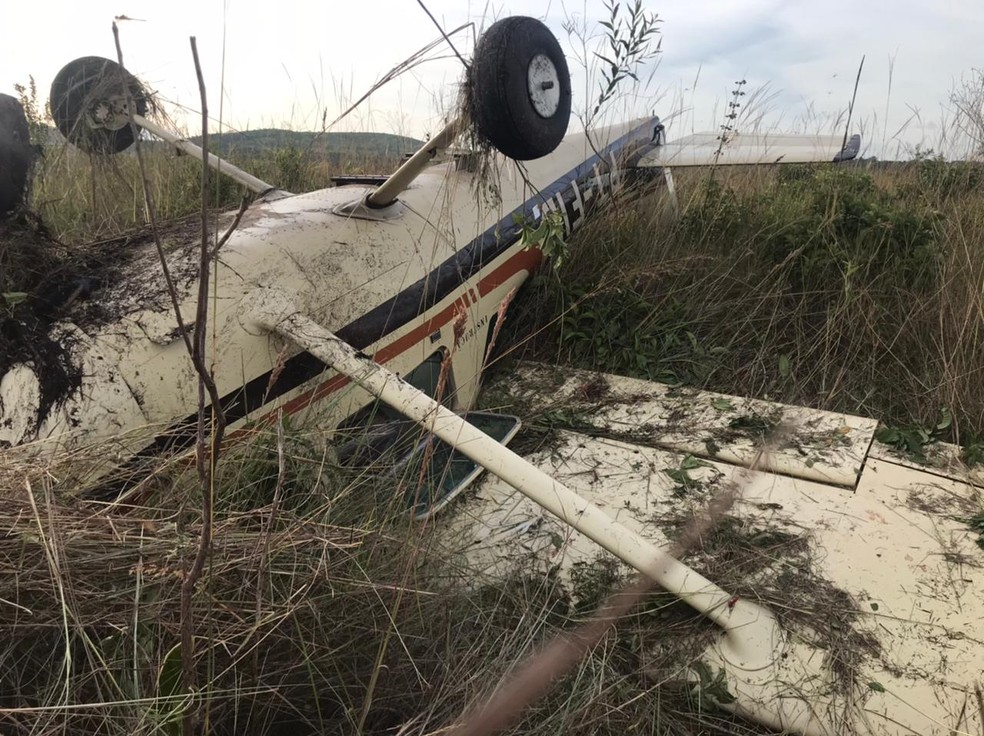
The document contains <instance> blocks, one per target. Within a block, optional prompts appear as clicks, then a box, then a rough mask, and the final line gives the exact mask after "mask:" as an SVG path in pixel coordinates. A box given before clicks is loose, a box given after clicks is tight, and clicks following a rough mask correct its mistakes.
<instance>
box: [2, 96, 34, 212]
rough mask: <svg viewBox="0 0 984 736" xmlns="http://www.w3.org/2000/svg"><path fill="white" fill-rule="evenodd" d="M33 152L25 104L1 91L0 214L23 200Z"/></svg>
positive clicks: (32, 161)
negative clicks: (23, 105) (22, 105)
mask: <svg viewBox="0 0 984 736" xmlns="http://www.w3.org/2000/svg"><path fill="white" fill-rule="evenodd" d="M35 155H36V154H35V150H34V146H32V145H31V135H30V129H29V128H28V125H27V117H26V116H25V115H24V108H23V107H21V104H20V102H18V101H17V100H16V99H14V98H13V97H11V96H10V95H4V94H0V217H3V216H4V215H6V214H7V213H8V212H11V211H13V210H14V209H16V208H17V206H18V205H20V204H23V202H24V199H25V198H26V196H27V181H28V178H29V174H30V172H31V166H32V165H33V163H34V157H35Z"/></svg>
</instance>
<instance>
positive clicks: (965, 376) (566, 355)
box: [506, 161, 984, 443]
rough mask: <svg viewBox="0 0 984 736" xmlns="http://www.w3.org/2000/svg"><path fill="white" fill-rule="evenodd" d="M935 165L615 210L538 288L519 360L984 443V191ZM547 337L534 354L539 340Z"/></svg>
mask: <svg viewBox="0 0 984 736" xmlns="http://www.w3.org/2000/svg"><path fill="white" fill-rule="evenodd" d="M982 171H984V170H982V168H981V167H980V166H975V165H971V164H959V165H948V164H943V163H941V162H938V161H926V162H917V163H914V164H912V165H910V166H899V167H895V168H890V169H889V168H883V169H875V170H871V171H867V170H865V169H863V168H854V167H851V168H847V167H844V168H834V167H826V166H823V167H817V168H810V167H786V168H780V167H774V168H772V169H760V170H741V169H719V170H718V172H717V173H716V175H715V178H713V179H711V178H708V177H707V175H706V174H703V173H690V172H687V173H690V175H689V176H680V175H679V173H678V177H677V178H678V180H679V185H680V191H681V199H682V205H683V207H682V209H683V212H682V216H681V217H680V218H679V219H675V218H674V217H672V216H671V215H669V214H668V210H667V207H666V203H665V201H664V200H663V198H662V197H663V196H664V195H662V194H661V193H660V190H653V191H650V192H648V193H644V194H642V196H641V197H640V198H638V199H637V200H636V201H634V202H632V203H630V204H623V205H621V206H618V207H614V208H612V209H611V211H610V212H608V213H607V214H606V215H604V216H602V217H601V218H600V219H598V220H595V221H593V222H591V223H590V224H589V226H588V227H586V228H585V229H584V230H582V231H579V232H578V233H576V234H575V236H574V237H573V238H572V242H571V243H570V247H569V255H568V257H567V259H566V260H565V262H564V264H563V265H562V266H561V268H560V269H559V271H557V272H552V271H549V270H546V271H544V272H542V273H541V274H540V276H539V277H538V278H537V279H536V280H535V281H534V282H533V283H531V284H530V285H529V287H528V288H527V293H526V295H525V296H526V298H525V299H523V300H521V301H520V302H519V304H518V309H516V310H515V311H514V312H513V315H512V319H511V320H510V321H509V322H508V323H507V326H508V339H509V341H510V342H509V344H508V345H507V347H506V349H507V351H509V352H511V353H512V354H515V355H525V356H528V357H535V358H539V359H544V360H550V361H555V362H559V363H561V364H569V365H575V366H579V367H587V368H602V369H604V370H608V371H611V372H615V373H624V374H627V375H633V376H640V377H643V378H651V379H657V380H661V381H665V382H669V383H675V384H684V385H689V386H695V387H698V388H705V389H712V390H716V391H721V392H724V393H730V394H737V395H745V396H758V397H768V398H771V399H774V400H777V401H785V402H789V403H793V404H803V405H807V406H814V407H818V408H823V409H830V410H836V411H842V412H847V413H853V414H861V415H864V416H872V417H876V418H878V419H882V420H884V421H885V422H886V423H887V424H891V425H919V426H930V427H936V426H937V424H938V422H939V417H940V415H941V412H943V411H944V410H945V411H948V412H949V414H950V415H952V417H953V421H952V423H951V424H950V425H949V426H948V427H947V428H946V432H940V433H938V434H939V436H937V439H948V440H952V441H956V442H958V443H961V442H964V443H965V442H969V441H971V440H972V439H973V438H976V437H979V436H980V434H981V431H982V429H984V392H982V391H981V390H980V386H981V385H984V383H982V382H984V340H982V338H984V292H982V289H981V285H982V283H984V192H982V190H981V189H980V188H979V187H977V186H976V182H977V181H978V180H979V178H980V177H981V176H982V175H984V174H982ZM533 335H535V336H536V339H535V340H533V339H530V338H531V336H533Z"/></svg>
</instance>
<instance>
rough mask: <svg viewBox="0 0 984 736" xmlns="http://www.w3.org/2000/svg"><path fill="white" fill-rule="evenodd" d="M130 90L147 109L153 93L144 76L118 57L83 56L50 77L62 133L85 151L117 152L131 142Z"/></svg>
mask: <svg viewBox="0 0 984 736" xmlns="http://www.w3.org/2000/svg"><path fill="white" fill-rule="evenodd" d="M124 84H125V86H124ZM127 92H129V94H130V97H131V98H132V99H133V102H134V106H135V107H136V110H135V111H134V112H135V113H136V114H137V115H146V114H147V109H148V107H149V106H150V102H149V96H148V94H147V91H146V90H145V89H144V87H143V85H142V84H141V83H140V80H138V79H137V78H136V77H134V76H133V75H132V74H130V73H129V72H127V71H125V70H123V69H121V68H120V65H119V64H117V63H116V62H115V61H110V60H109V59H103V58H101V57H99V56H84V57H82V58H80V59H76V60H75V61H70V62H69V63H68V64H66V65H65V66H64V67H62V70H61V71H60V72H58V75H57V76H56V77H55V81H54V82H52V83H51V95H50V97H49V104H50V105H51V116H52V117H53V118H54V120H55V125H57V126H58V130H60V131H61V133H62V135H64V136H65V137H66V138H68V140H70V141H71V142H72V143H74V144H75V145H76V146H78V147H79V148H81V149H82V150H83V151H88V152H89V153H119V152H120V151H123V150H125V149H127V148H129V147H130V145H132V144H133V129H132V128H131V126H130V123H129V117H128V115H127Z"/></svg>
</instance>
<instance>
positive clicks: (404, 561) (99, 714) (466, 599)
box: [0, 148, 984, 736]
mask: <svg viewBox="0 0 984 736" xmlns="http://www.w3.org/2000/svg"><path fill="white" fill-rule="evenodd" d="M135 163H136V162H135V161H134V160H133V159H132V158H128V157H118V158H117V159H115V160H114V161H113V162H112V163H111V164H106V163H105V162H100V161H96V160H92V159H89V158H88V157H85V156H83V155H81V154H78V153H74V152H70V151H68V150H61V149H56V150H52V151H49V152H48V154H47V155H46V158H45V161H44V165H43V168H42V170H41V172H40V174H39V177H38V180H37V183H36V188H35V192H34V199H33V209H34V211H35V212H36V213H37V214H38V215H39V217H40V222H41V223H43V224H44V226H45V227H46V228H47V229H48V230H49V231H50V234H51V236H52V237H53V239H54V240H55V241H56V242H57V243H61V244H62V245H59V246H58V247H64V248H69V249H70V248H71V247H72V245H73V244H74V243H78V242H80V241H83V240H92V239H100V238H109V237H114V236H116V235H118V234H119V233H120V232H121V230H125V229H127V228H130V227H133V226H135V225H139V224H142V223H143V222H144V221H145V213H144V210H143V204H142V191H141V189H140V184H139V180H138V178H137V176H136V167H135ZM393 164H394V161H392V160H389V159H386V160H383V159H380V160H368V161H362V162H360V163H359V164H358V165H357V166H353V165H352V162H349V164H348V165H347V166H346V172H345V173H351V172H352V170H353V168H354V169H355V170H357V171H365V172H368V173H378V172H379V171H384V170H387V169H388V168H391V167H392V165H393ZM264 167H266V168H264ZM254 170H257V173H258V174H259V175H261V176H264V177H267V178H269V179H270V180H271V181H272V182H273V183H275V184H280V185H282V186H285V187H287V188H289V189H291V190H294V191H304V190H308V189H312V188H316V187H320V186H324V185H325V184H326V182H327V177H328V176H329V174H331V173H335V172H334V171H331V170H328V169H327V168H326V167H325V165H324V163H323V162H319V161H314V160H310V159H307V158H305V157H304V156H301V155H299V152H298V150H297V149H295V148H288V149H282V150H281V151H280V152H277V153H274V154H273V155H272V156H269V157H267V158H265V159H264V160H262V161H260V162H259V164H258V166H257V167H255V169H254ZM198 182H199V168H198V166H197V164H195V163H194V162H192V161H189V160H188V159H184V158H179V159H175V158H170V157H164V156H155V157H154V159H153V161H152V176H151V184H152V189H153V192H154V195H155V200H156V201H157V202H158V210H159V213H160V216H161V217H162V218H167V219H170V218H176V217H180V216H183V215H187V214H189V213H193V212H194V211H195V209H196V208H197V207H198V205H199V201H200V192H199V191H198V186H199V184H198ZM982 183H984V172H982V170H981V169H980V168H976V167H971V166H969V165H948V164H943V163H941V162H937V161H932V160H928V161H921V162H914V163H913V164H911V165H909V166H900V167H893V168H879V169H872V170H866V169H864V168H852V167H843V168H838V169H834V168H832V167H818V168H809V167H791V168H781V169H780V168H768V169H752V170H743V169H719V170H717V171H715V172H712V173H708V172H700V173H692V174H690V175H688V176H678V184H679V187H680V197H681V209H682V212H681V214H680V216H679V217H678V216H676V215H675V214H673V211H672V209H671V208H670V207H669V206H668V203H667V201H666V198H665V194H664V193H663V192H662V191H661V190H660V189H658V188H644V189H642V190H640V191H639V192H638V193H637V194H636V196H635V197H633V198H632V199H630V200H627V201H624V202H621V203H620V204H619V205H618V206H617V207H614V208H613V209H612V210H611V211H610V212H609V213H607V214H606V215H605V216H603V217H601V218H600V219H598V220H596V221H594V222H592V223H591V224H590V225H589V226H588V227H587V228H586V229H584V230H582V231H580V232H578V233H577V234H576V235H575V236H574V238H573V239H572V240H571V242H570V243H569V255H568V256H567V258H566V259H565V261H564V263H563V265H562V266H561V267H560V268H559V269H556V270H553V269H544V270H543V271H542V272H541V274H540V275H538V276H537V277H536V278H535V279H534V280H533V281H532V282H531V283H530V284H528V286H527V287H526V288H525V290H524V292H523V293H522V294H521V295H520V297H519V298H518V300H517V302H516V303H515V305H514V306H513V308H512V311H511V313H510V316H509V318H508V321H507V322H506V329H505V331H504V337H503V338H502V342H501V344H500V346H499V347H500V350H499V353H500V358H499V360H498V364H497V365H498V367H499V368H508V363H509V360H511V359H514V358H518V357H533V358H538V359H543V360H549V361H552V362H557V363H560V364H562V365H575V366H582V367H590V368H598V369H603V370H606V371H610V372H615V373H623V374H628V375H635V376H642V377H646V378H651V379H655V380H659V381H665V382H670V383H674V384H681V385H688V386H697V387H702V388H711V389H714V390H717V391H723V392H727V393H733V394H739V395H747V396H759V397H768V398H771V399H774V400H779V401H787V402H791V403H799V404H806V405H810V406H817V407H822V408H828V409H836V410H839V411H845V412H851V413H857V414H863V415H867V416H874V417H878V418H880V419H882V420H883V421H885V422H886V423H887V424H889V425H891V426H894V427H897V428H900V429H901V430H904V431H906V432H909V433H912V434H913V435H914V436H917V437H920V436H921V435H919V431H920V430H922V431H923V432H925V433H926V435H927V438H928V439H947V440H952V441H955V442H957V443H959V444H961V445H963V446H964V447H965V452H966V457H967V459H968V460H969V461H973V460H975V459H976V458H977V457H979V453H980V452H981V442H982V439H984V392H982V391H981V389H980V387H981V385H982V384H984V380H982V379H984V340H982V338H984V194H982V193H981V184H982ZM217 187H219V189H218V191H217V200H218V201H219V202H220V203H221V204H225V205H234V204H236V202H237V201H238V197H239V194H238V192H237V191H236V190H235V189H234V188H233V187H231V186H228V185H227V184H217ZM33 222H35V225H37V222H36V221H33ZM11 242H12V241H10V240H8V241H6V243H5V244H2V245H0V247H2V248H3V252H2V253H0V255H3V256H4V258H5V259H6V260H5V263H6V264H7V268H6V270H5V272H4V276H3V278H4V279H5V280H4V281H3V283H0V287H2V288H0V291H5V292H12V291H20V290H27V289H29V288H30V287H31V283H29V282H30V281H31V280H32V279H36V278H39V277H40V275H43V274H39V273H35V274H33V275H29V276H28V277H25V278H26V279H27V280H26V281H25V280H21V281H17V280H16V279H15V278H14V276H15V275H16V273H17V271H16V270H15V269H12V268H11V267H10V264H16V263H23V261H16V260H11V253H12V252H13V251H14V250H15V248H14V247H12V246H11V245H10V243H11ZM28 270H29V269H27V267H26V266H25V267H24V269H23V270H22V271H21V272H20V273H27V271H28ZM36 270H38V269H36ZM534 338H535V339H534ZM947 417H949V418H950V421H949V422H947V421H946V418H947ZM975 453H976V454H975ZM92 454H93V455H98V452H96V453H92ZM62 460H64V459H62ZM80 461H81V459H80ZM392 486H393V484H392V481H389V482H386V481H384V480H381V479H380V477H379V476H377V475H372V474H360V473H356V472H354V471H351V470H347V469H345V468H342V467H340V466H339V465H338V463H337V462H336V461H335V460H334V458H333V455H332V453H331V452H330V450H329V449H328V448H326V447H325V446H324V443H323V442H322V441H321V437H320V433H319V432H318V431H317V429H316V428H306V427H303V426H292V425H290V424H289V423H284V424H282V425H281V426H279V427H274V428H270V429H268V430H265V431H264V432H262V433H259V434H257V435H255V436H254V437H253V439H252V441H251V443H249V444H248V445H247V446H244V447H241V448H239V449H237V450H236V451H235V452H233V453H231V454H229V455H227V456H226V457H225V458H224V459H223V461H222V463H221V467H220V475H219V478H218V479H217V483H216V489H217V492H216V507H215V508H214V518H213V521H214V525H215V541H214V544H213V546H212V550H211V554H210V560H209V565H208V567H207V573H206V576H205V578H204V579H203V581H202V584H201V586H200V588H199V590H198V592H197V595H196V597H195V603H194V605H195V613H196V620H197V621H198V622H199V628H198V630H197V632H196V635H197V637H198V642H199V654H198V661H197V663H196V664H197V669H198V672H199V678H198V681H199V682H200V683H203V688H202V692H201V694H200V695H199V696H198V698H197V700H196V702H197V703H198V704H199V705H200V711H199V712H200V715H201V718H202V723H203V728H204V729H205V730H206V731H207V732H208V733H217V734H221V733H230V734H231V733H272V734H288V733H289V734H295V733H312V734H313V733H319V734H326V733H327V734H331V733H338V734H343V733H364V734H411V733H412V734H430V733H433V734H436V733H441V730H442V728H444V727H445V726H447V724H449V723H450V722H452V721H453V719H454V718H456V717H457V716H458V715H460V713H461V712H462V710H463V709H464V708H466V707H467V706H468V705H469V704H470V703H472V702H474V701H475V700H476V699H477V698H479V697H480V696H481V695H482V694H484V693H487V692H488V689H489V686H490V684H492V683H494V682H496V681H497V680H498V678H499V677H500V676H502V675H503V674H504V673H505V672H507V671H508V670H509V669H510V668H511V667H512V666H513V665H514V663H516V662H518V661H520V660H521V659H523V658H524V657H526V656H528V655H529V654H531V653H532V652H534V651H536V650H537V649H538V647H540V646H541V645H542V644H543V643H544V642H545V641H547V640H548V639H549V638H550V637H551V636H553V635H554V634H556V632H558V631H563V630H567V629H569V628H570V627H571V626H572V625H574V624H576V623H578V622H580V621H583V620H584V619H585V618H586V617H587V616H588V615H589V614H590V612H591V611H592V610H593V608H594V607H595V605H596V604H597V603H598V602H599V601H600V600H601V599H602V598H603V597H604V595H606V594H607V593H608V592H609V591H610V590H611V589H612V588H613V586H615V585H617V584H619V582H620V581H622V580H623V579H624V572H623V571H622V570H620V569H618V568H617V567H614V566H612V565H610V564H606V563H604V562H599V564H597V565H596V566H593V567H590V568H586V569H584V570H583V574H581V575H580V576H579V577H578V578H577V580H576V582H575V584H574V585H573V586H571V587H564V586H561V585H560V584H559V583H558V582H557V581H556V580H554V579H553V578H551V577H549V576H546V577H537V576H533V575H530V574H524V573H523V572H522V571H517V572H516V575H515V576H514V578H513V579H511V580H510V582H509V583H508V584H506V585H503V584H502V583H501V582H498V581H493V580H486V579H484V578H483V577H482V576H481V575H478V574H476V572H475V571H473V570H463V569H461V568H460V566H459V562H458V561H457V559H456V558H455V557H449V554H448V550H447V548H446V547H445V546H443V545H442V543H441V541H440V540H438V539H435V538H434V536H433V535H429V534H428V533H427V532H428V526H427V525H426V524H419V523H418V524H414V523H412V522H411V521H410V520H409V519H408V518H407V515H406V513H404V511H403V507H402V497H398V496H397V494H395V493H394V490H393V487H392ZM0 487H2V488H4V489H7V490H6V491H5V492H3V493H0V519H2V522H0V526H2V529H3V533H2V534H0V570H2V574H0V610H2V611H3V619H2V621H3V622H2V623H0V732H2V733H10V734H28V733H30V734H35V733H56V732H57V733H61V734H92V733H105V734H123V733H127V734H131V733H140V734H154V733H160V734H167V735H168V736H170V735H171V734H177V733H180V732H181V727H180V714H181V712H182V711H183V709H184V708H185V706H186V704H187V702H188V700H189V698H190V697H191V696H190V695H189V694H187V693H185V692H183V691H182V690H181V688H180V685H179V678H178V672H179V668H180V661H179V652H178V649H177V648H176V647H177V644H178V641H179V631H178V629H179V624H178V622H179V618H180V611H179V596H178V588H179V587H180V580H181V576H182V571H183V570H185V569H186V568H187V565H188V564H189V560H190V558H191V557H192V556H193V555H194V551H195V545H196V539H197V536H198V534H199V531H200V529H201V526H202V518H201V513H200V503H199V501H200V495H201V490H200V487H199V486H198V483H197V479H196V478H195V477H194V474H193V473H192V472H190V471H188V470H187V469H183V468H175V467H168V466H164V467H160V468H157V469H156V470H155V472H154V473H152V474H151V475H150V476H149V477H148V481H147V482H146V483H145V484H144V485H143V486H142V490H141V492H140V493H139V494H137V495H134V496H131V497H130V498H128V499H127V500H126V502H125V503H123V504H119V503H117V504H105V503H93V502H91V501H85V500H82V499H79V498H78V496H77V493H76V492H75V491H76V487H75V486H74V485H73V477H72V475H71V473H67V472H65V471H64V464H62V465H59V466H57V467H56V466H54V465H52V466H50V467H42V466H38V465H37V464H18V463H17V462H15V461H14V460H4V462H3V464H2V466H0ZM707 545H708V546H709V547H710V548H713V547H714V546H715V545H719V546H726V547H727V549H728V551H729V557H728V559H730V560H732V561H733V562H734V561H736V560H738V561H741V560H744V561H746V563H747V561H748V560H756V559H759V558H761V557H763V556H768V557H769V558H770V559H771V558H777V559H784V558H786V557H787V556H795V555H799V554H802V549H803V540H802V539H799V538H776V537H769V538H768V539H767V540H766V541H765V542H763V540H762V537H761V535H750V534H743V533H742V530H741V529H740V528H737V527H735V526H733V525H728V524H725V525H723V526H722V528H721V529H720V530H719V531H718V532H717V533H716V535H715V536H714V537H713V538H710V539H708V540H707ZM763 545H764V546H763ZM735 564H737V563H735ZM743 564H745V563H743ZM722 574H723V573H722ZM463 578H467V579H469V580H470V581H471V582H470V583H469V585H467V586H463V585H462V584H461V582H460V581H461V580H462V579H463ZM773 593H775V594H777V595H778V594H779V593H780V591H778V590H776V591H773ZM763 595H764V596H765V599H766V601H768V595H769V592H768V591H765V592H763ZM677 632H680V633H686V634H687V636H686V637H682V638H681V641H683V642H684V644H680V645H671V644H667V643H666V642H668V641H669V642H672V641H674V640H675V639H674V635H675V633H677ZM701 635H702V632H701V627H700V625H699V623H697V622H695V621H694V619H693V617H692V616H691V615H689V614H688V613H687V612H686V611H684V610H681V607H680V606H679V605H677V604H674V603H673V602H672V601H670V600H667V599H666V597H664V596H660V595H653V596H650V597H649V598H647V599H646V601H645V603H644V604H643V605H642V606H640V607H638V609H637V610H636V611H635V612H634V613H633V614H632V615H631V616H629V617H627V618H626V619H625V620H624V621H623V622H622V623H621V624H620V625H619V627H618V628H617V630H616V631H615V632H614V633H613V634H612V635H611V636H609V637H608V638H607V639H606V640H605V642H603V643H602V644H601V645H599V646H598V647H596V648H595V649H594V650H593V651H592V652H591V654H590V655H589V656H587V657H586V658H584V659H583V660H582V661H581V662H580V664H579V665H578V666H577V667H576V668H575V669H574V671H573V672H571V673H570V674H569V675H568V676H566V677H565V678H564V679H563V680H562V681H561V682H559V683H558V684H557V686H556V687H554V688H553V689H552V690H551V693H550V695H549V696H548V697H547V698H545V699H544V700H542V701H540V702H539V703H538V704H537V705H536V706H535V707H534V708H533V709H532V710H531V711H529V712H528V713H527V715H526V716H525V718H524V719H523V721H522V722H521V723H520V724H519V725H518V726H516V727H515V728H514V729H513V730H512V731H511V732H512V733H517V734H534V733H535V734H552V733H555V734H616V733H617V734H625V733H626V732H633V731H639V732H640V733H658V734H754V733H764V731H762V730H761V729H758V728H755V727H751V726H748V725H747V724H743V723H741V722H737V721H735V719H733V718H732V717H730V716H727V715H726V714H723V713H722V712H721V711H718V710H716V709H715V708H714V707H713V706H711V705H710V704H709V703H708V701H707V699H706V698H705V697H703V696H704V695H706V694H707V693H713V691H714V688H715V684H714V682H713V678H711V679H710V680H709V681H708V682H706V683H705V684H704V685H703V686H702V687H701V688H698V689H697V690H696V691H694V690H693V689H691V688H690V687H688V686H687V685H686V684H685V682H684V677H685V671H686V666H687V664H688V662H689V655H690V650H689V649H688V647H692V646H693V641H694V637H695V636H696V637H697V640H699V639H700V636H701ZM718 695H720V693H718Z"/></svg>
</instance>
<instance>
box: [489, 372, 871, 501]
mask: <svg viewBox="0 0 984 736" xmlns="http://www.w3.org/2000/svg"><path fill="white" fill-rule="evenodd" d="M494 390H495V392H496V396H497V397H498V396H499V395H501V396H502V400H503V401H504V402H515V404H516V405H517V406H522V407H524V408H528V410H529V411H533V412H544V411H551V410H557V409H561V408H562V409H564V410H565V411H566V412H568V413H574V414H577V417H578V420H579V421H581V422H583V423H584V424H586V425H590V426H591V427H592V428H594V430H596V431H597V432H598V433H605V434H609V435H610V436H612V437H615V438H621V439H625V440H628V441H632V442H637V443H639V444H642V445H650V446H654V447H663V448H666V449H672V450H677V451H679V452H683V453H690V454H692V455H696V456H697V457H705V458H712V459H717V460H723V461H724V462H728V463H734V464H738V465H745V466H748V465H749V464H750V463H751V461H752V460H753V459H754V458H755V457H756V456H757V455H758V451H759V448H760V446H761V437H762V434H763V433H764V432H765V431H767V430H769V429H770V428H781V429H782V433H783V435H784V438H783V439H782V440H781V441H780V442H779V444H778V446H777V447H776V448H775V451H774V452H772V453H770V454H769V455H767V456H766V457H763V458H762V459H761V460H760V467H761V468H762V469H765V470H771V471H773V472H775V473H779V474H782V475H790V476H793V477H797V478H805V479H808V480H815V481H820V482H822V483H830V484H834V485H839V486H846V487H851V488H853V487H854V486H855V485H856V483H857V479H858V476H859V475H860V473H861V469H862V466H863V464H864V459H865V456H866V455H867V452H868V448H869V446H870V445H871V443H872V440H873V437H874V432H875V429H876V427H877V426H878V422H877V421H875V420H874V419H866V418H864V417H855V416H849V415H847V414H837V413H835V412H826V411H816V410H813V409H805V408H802V407H796V406H789V405H785V404H778V403H775V402H771V401H762V400H759V399H747V398H741V397H736V396H725V395H723V394H716V393H713V392H709V391H697V390H695V389H687V388H672V387H670V386H666V385H664V384H659V383H654V382H652V381H643V380H639V379H634V378H625V377H622V376H611V375H606V374H603V373H596V372H593V371H584V370H574V369H569V368H564V369H559V368H557V367H556V366H549V365H546V364H540V363H522V364H520V365H519V366H517V367H516V369H515V373H514V376H513V379H512V380H510V381H503V382H500V383H498V384H497V385H496V387H495V389H494Z"/></svg>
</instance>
